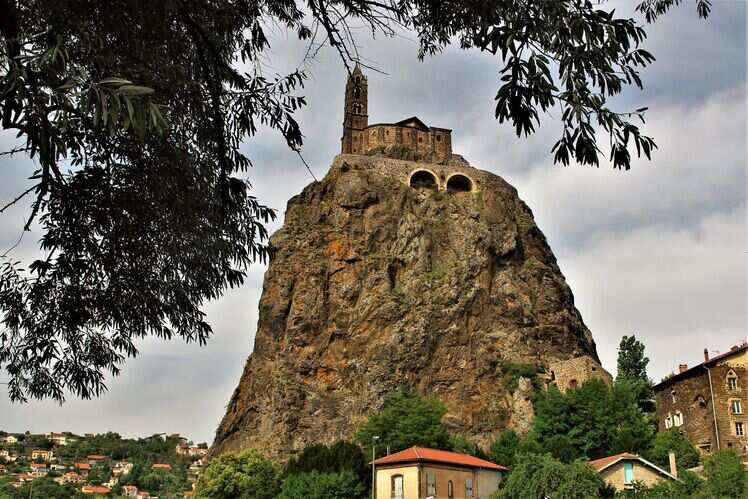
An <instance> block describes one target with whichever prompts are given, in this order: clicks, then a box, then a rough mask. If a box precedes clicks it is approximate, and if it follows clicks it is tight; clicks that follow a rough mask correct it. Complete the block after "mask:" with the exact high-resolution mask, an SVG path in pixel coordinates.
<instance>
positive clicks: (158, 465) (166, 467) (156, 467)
mask: <svg viewBox="0 0 748 499" xmlns="http://www.w3.org/2000/svg"><path fill="white" fill-rule="evenodd" d="M151 469H152V470H154V471H169V470H171V464H165V463H153V464H152V465H151Z"/></svg>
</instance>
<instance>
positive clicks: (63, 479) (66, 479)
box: [55, 471, 83, 485]
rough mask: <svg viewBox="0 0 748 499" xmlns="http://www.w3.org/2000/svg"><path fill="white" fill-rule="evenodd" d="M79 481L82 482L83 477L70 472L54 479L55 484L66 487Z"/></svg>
mask: <svg viewBox="0 0 748 499" xmlns="http://www.w3.org/2000/svg"><path fill="white" fill-rule="evenodd" d="M81 480H83V477H82V476H80V475H79V474H78V473H76V472H74V471H71V472H69V473H64V474H63V475H62V476H58V477H57V478H55V482H57V483H58V484H59V485H66V484H68V483H78V482H80V481H81Z"/></svg>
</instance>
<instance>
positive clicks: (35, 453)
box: [31, 449, 55, 461]
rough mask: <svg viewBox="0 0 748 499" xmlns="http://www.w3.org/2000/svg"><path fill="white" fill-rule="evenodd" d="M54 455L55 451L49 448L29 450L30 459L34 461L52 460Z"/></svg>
mask: <svg viewBox="0 0 748 499" xmlns="http://www.w3.org/2000/svg"><path fill="white" fill-rule="evenodd" d="M54 457H55V453H54V452H53V451H51V450H44V449H33V450H32V451H31V459H33V460H34V461H37V460H42V461H52V460H53V459H54Z"/></svg>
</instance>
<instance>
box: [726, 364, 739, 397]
mask: <svg viewBox="0 0 748 499" xmlns="http://www.w3.org/2000/svg"><path fill="white" fill-rule="evenodd" d="M727 389H728V390H730V391H732V392H734V391H735V390H737V389H738V376H737V375H736V374H735V371H733V370H732V369H730V371H729V372H728V373H727Z"/></svg>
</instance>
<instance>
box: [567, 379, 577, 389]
mask: <svg viewBox="0 0 748 499" xmlns="http://www.w3.org/2000/svg"><path fill="white" fill-rule="evenodd" d="M577 384H578V383H577V380H575V379H573V380H571V381H569V388H570V389H572V390H575V389H576V388H577Z"/></svg>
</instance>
